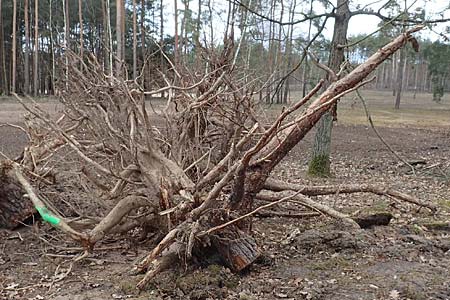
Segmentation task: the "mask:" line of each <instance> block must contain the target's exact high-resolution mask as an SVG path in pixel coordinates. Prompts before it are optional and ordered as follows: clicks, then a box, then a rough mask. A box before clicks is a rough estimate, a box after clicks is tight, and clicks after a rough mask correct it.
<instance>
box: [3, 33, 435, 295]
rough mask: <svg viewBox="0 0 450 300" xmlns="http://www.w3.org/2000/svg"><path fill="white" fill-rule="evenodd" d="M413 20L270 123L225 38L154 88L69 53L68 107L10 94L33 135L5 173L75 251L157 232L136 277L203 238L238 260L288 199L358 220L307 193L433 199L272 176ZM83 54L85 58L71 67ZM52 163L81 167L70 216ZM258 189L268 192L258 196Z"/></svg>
mask: <svg viewBox="0 0 450 300" xmlns="http://www.w3.org/2000/svg"><path fill="white" fill-rule="evenodd" d="M419 29H420V27H417V28H414V29H412V30H409V31H408V32H406V33H404V34H402V35H400V36H398V37H397V38H395V39H394V40H393V41H392V42H390V43H389V44H387V45H386V46H384V47H383V48H381V49H380V50H379V51H378V52H376V53H375V54H374V55H373V56H371V57H370V58H369V59H368V60H367V61H366V62H364V63H363V64H361V65H359V66H358V67H356V68H355V69H354V70H353V71H351V72H350V73H348V74H347V75H345V76H343V77H342V78H340V79H337V80H336V81H335V82H333V83H331V84H330V85H328V88H326V89H325V90H324V91H323V92H322V93H321V94H320V95H317V94H318V93H319V91H320V90H321V88H322V85H323V83H324V81H320V82H319V83H318V84H317V86H316V87H314V88H313V89H312V90H311V91H310V92H309V94H308V95H306V96H305V97H304V98H303V99H300V100H299V101H297V102H295V103H293V104H292V106H291V107H288V108H286V109H285V110H283V111H282V112H281V113H280V115H278V116H277V117H276V119H275V120H274V121H273V122H272V123H271V124H270V125H269V126H264V125H263V123H262V122H261V121H260V120H259V117H258V115H257V113H256V111H257V109H258V103H256V101H255V99H254V97H253V96H254V94H255V91H254V89H253V88H252V87H251V85H249V84H248V83H247V80H246V78H245V76H241V77H239V76H237V75H236V73H237V71H236V68H235V65H234V46H233V43H232V42H231V41H229V40H228V41H226V43H225V47H224V49H223V50H222V52H221V53H219V54H217V53H214V52H212V51H211V52H207V51H206V50H205V51H206V54H205V57H206V63H207V68H206V70H208V72H206V73H205V74H203V75H202V76H199V75H194V74H189V76H183V74H184V73H183V72H185V73H186V72H188V71H187V70H184V71H183V72H182V71H179V70H177V69H176V68H175V66H173V69H172V73H171V78H166V81H167V82H166V83H167V86H165V87H162V88H160V89H156V90H153V91H143V90H142V89H141V88H140V87H139V85H138V84H137V83H136V82H135V81H127V80H124V79H122V78H116V77H113V76H109V75H106V74H104V72H103V71H102V67H101V66H100V64H99V63H98V62H97V61H96V60H95V58H94V57H87V58H85V59H80V58H79V57H77V56H76V55H75V54H73V53H72V54H70V58H71V60H72V61H73V63H71V64H69V70H67V72H66V74H67V76H68V78H66V80H65V81H64V82H62V83H61V92H60V95H59V98H60V100H61V103H62V104H63V108H64V111H63V113H62V115H61V116H60V117H59V118H58V119H56V120H55V119H54V118H53V117H51V116H49V115H48V113H47V112H45V111H43V110H42V109H40V108H39V106H38V105H35V104H34V102H33V100H32V99H23V98H21V97H19V96H18V95H15V96H16V98H17V99H18V101H20V102H21V103H22V104H23V105H24V107H25V108H26V110H27V111H28V113H29V117H28V119H27V128H28V134H29V136H30V143H29V146H28V147H27V148H26V149H25V151H24V153H23V155H22V157H21V158H19V159H17V160H15V161H12V160H7V161H5V162H3V163H2V165H1V174H2V178H3V180H9V181H13V182H14V186H15V188H16V189H17V190H21V193H23V192H24V193H26V194H27V197H28V198H29V199H30V200H31V201H32V203H33V205H34V207H35V208H36V210H37V211H38V212H39V214H40V215H41V216H42V218H43V219H44V220H45V221H47V222H48V223H50V224H52V225H53V226H54V227H55V228H57V229H59V230H61V231H63V232H65V233H66V234H67V235H68V236H69V237H71V238H72V239H74V240H76V241H78V242H79V243H80V244H81V245H82V246H83V247H84V249H85V253H84V254H83V255H82V256H81V257H79V259H82V258H83V257H85V256H87V255H89V253H90V252H92V251H94V250H95V245H96V244H97V243H98V242H99V241H101V240H102V239H103V238H104V237H105V236H107V235H109V234H123V233H126V232H129V231H131V230H140V231H142V232H143V233H144V234H145V233H148V232H152V231H155V232H156V231H158V232H162V233H163V235H162V237H161V238H160V239H159V242H158V244H157V245H156V246H155V247H154V248H153V249H152V250H151V251H150V252H149V254H148V255H147V256H146V257H145V258H143V259H142V261H140V262H139V263H138V264H137V265H135V266H133V272H135V273H145V276H144V277H143V278H142V280H141V281H140V282H139V284H138V287H139V288H140V289H143V288H145V286H146V285H147V284H148V283H149V281H150V280H151V279H152V278H153V277H154V276H155V275H156V274H158V272H161V271H162V270H164V269H166V268H168V267H169V266H171V265H172V264H173V263H174V262H175V261H177V260H184V261H186V262H187V261H190V260H191V259H192V258H193V257H194V256H196V257H199V256H202V255H203V253H205V252H206V249H208V252H211V251H212V252H214V253H216V254H217V255H219V256H220V257H221V259H222V261H223V262H224V263H225V264H227V265H228V266H229V267H230V268H231V269H232V270H233V271H240V270H242V269H244V268H246V267H247V266H249V265H250V264H252V263H253V262H254V261H255V260H256V259H257V258H258V256H259V255H260V250H259V248H258V246H257V244H256V242H255V239H254V238H253V237H252V230H251V218H252V216H254V215H255V214H257V213H259V212H260V211H261V210H262V209H266V208H269V207H271V206H274V205H277V204H279V203H282V202H285V201H290V200H292V199H296V200H297V202H299V203H301V204H302V205H304V206H306V207H309V208H313V209H314V210H315V211H319V212H321V213H323V214H326V215H328V216H330V217H333V218H337V219H340V220H342V221H343V222H344V223H346V224H347V225H348V227H349V229H350V228H359V227H360V225H359V224H362V223H359V222H357V221H355V220H354V219H352V218H351V217H349V216H348V215H346V214H343V213H341V212H339V211H336V210H335V209H333V208H331V207H329V206H326V205H324V204H320V203H318V202H316V201H314V200H313V199H312V198H311V197H312V196H317V195H325V194H337V193H373V194H376V195H385V196H389V197H393V198H396V199H398V200H400V201H407V202H409V203H414V204H415V205H418V206H421V207H426V208H428V209H430V210H432V211H434V210H436V207H435V206H434V205H433V204H431V203H424V202H422V201H420V200H419V199H416V198H415V197H414V196H411V195H407V194H404V193H400V192H398V191H395V190H392V189H390V188H388V187H381V186H373V185H366V184H364V185H356V184H351V185H346V186H317V187H314V186H299V185H293V184H288V183H284V182H279V181H277V180H275V179H272V178H270V175H271V173H272V171H273V169H274V168H275V167H276V166H277V165H278V164H279V163H280V162H281V161H282V159H283V158H285V157H286V155H287V154H288V153H289V151H290V150H291V149H292V148H293V147H294V146H296V145H297V144H298V143H299V142H300V141H301V140H302V139H303V138H304V137H305V135H306V134H307V133H308V132H309V131H310V130H311V128H312V127H313V126H314V125H315V124H316V123H317V122H318V120H319V119H320V117H321V116H322V115H323V114H324V113H325V112H326V111H328V110H329V109H330V107H331V106H332V105H334V104H335V103H336V102H338V101H339V99H340V98H341V97H342V96H344V95H346V94H347V93H350V92H352V91H354V90H356V89H357V88H359V87H361V86H363V85H364V84H365V83H367V82H369V81H370V79H369V80H367V79H366V78H367V77H368V76H369V75H370V74H371V73H372V71H374V70H375V68H376V67H377V66H378V65H380V64H381V63H382V62H383V61H384V60H386V59H387V58H388V57H390V56H391V55H392V54H393V53H395V51H397V50H398V49H400V48H401V47H403V46H404V45H405V44H406V43H407V42H408V41H409V40H411V39H413V37H412V36H411V35H412V33H414V32H416V31H418V30H419ZM80 63H82V64H83V66H82V68H78V67H77V66H79V65H80ZM81 70H83V71H81ZM330 77H336V78H337V76H336V75H334V76H330ZM161 92H166V93H168V100H167V103H166V105H165V106H164V107H162V108H154V107H149V105H148V104H146V101H145V97H146V96H151V95H156V94H160V93H161ZM314 97H315V98H314ZM313 98H314V99H313ZM307 103H309V104H308V105H307ZM304 106H307V107H306V108H305V109H304V110H303V111H302V112H298V111H299V109H300V108H302V107H304ZM149 109H150V110H153V111H149ZM75 173H76V175H74V174H75ZM50 174H51V175H52V176H53V177H55V178H56V179H55V180H56V182H58V180H60V182H59V184H64V180H70V179H73V177H76V178H78V179H79V180H78V181H77V184H75V185H74V186H75V188H76V195H77V196H78V197H79V199H78V200H77V199H70V201H81V202H83V203H82V205H78V207H82V208H84V210H81V211H80V209H77V210H75V209H73V211H75V213H74V215H73V217H74V218H69V217H67V216H63V214H62V213H58V212H57V211H56V209H53V208H52V205H50V203H49V201H44V199H42V195H43V194H45V189H52V186H55V185H56V184H52V181H50V180H48V176H49V175H50ZM62 174H66V175H64V176H63V175H62ZM67 174H69V175H67ZM70 174H72V176H71V175H70ZM2 189H3V190H2ZM54 194H55V193H54ZM56 194H57V193H56ZM0 195H2V198H0V201H1V202H2V203H1V205H4V206H8V205H5V204H6V203H8V201H10V202H11V201H12V202H17V201H24V200H21V199H19V198H20V197H18V196H17V192H16V193H13V195H15V196H10V195H11V193H9V194H8V191H6V193H5V188H4V187H3V186H2V187H0ZM3 195H6V196H3ZM78 197H77V198H78ZM7 198H8V199H7ZM255 199H264V200H266V201H267V202H268V204H265V205H263V206H260V207H254V206H255V205H254V204H255ZM57 200H58V197H55V198H54V199H53V202H54V201H57ZM70 201H69V202H70ZM66 202H67V201H66ZM68 205H69V206H70V203H69V204H68ZM9 206H11V205H9ZM27 207H29V205H28V206H27ZM8 213H10V214H11V215H13V214H15V211H14V210H12V209H11V210H8V211H7V210H5V211H4V212H3V215H5V214H8ZM27 214H29V211H28V212H27ZM5 219H6V217H5ZM7 219H13V218H7ZM383 222H384V220H383ZM387 222H389V219H388V220H387ZM350 230H351V229H350Z"/></svg>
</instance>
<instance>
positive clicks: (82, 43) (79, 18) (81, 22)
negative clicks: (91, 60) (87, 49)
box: [78, 0, 84, 67]
mask: <svg viewBox="0 0 450 300" xmlns="http://www.w3.org/2000/svg"><path fill="white" fill-rule="evenodd" d="M78 20H79V22H80V57H81V59H83V56H84V55H83V51H84V36H83V29H84V28H83V1H82V0H78ZM81 67H83V65H81Z"/></svg>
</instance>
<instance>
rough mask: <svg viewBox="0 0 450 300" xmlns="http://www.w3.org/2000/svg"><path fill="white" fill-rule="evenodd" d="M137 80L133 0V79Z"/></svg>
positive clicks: (135, 28) (135, 25)
mask: <svg viewBox="0 0 450 300" xmlns="http://www.w3.org/2000/svg"><path fill="white" fill-rule="evenodd" d="M136 78H137V24H136V0H133V79H136Z"/></svg>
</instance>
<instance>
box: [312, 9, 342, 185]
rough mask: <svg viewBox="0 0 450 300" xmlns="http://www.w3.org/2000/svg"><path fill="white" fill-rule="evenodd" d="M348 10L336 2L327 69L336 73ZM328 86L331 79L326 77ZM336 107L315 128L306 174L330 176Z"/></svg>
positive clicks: (338, 67) (339, 63)
mask: <svg viewBox="0 0 450 300" xmlns="http://www.w3.org/2000/svg"><path fill="white" fill-rule="evenodd" d="M350 17H351V16H350V10H349V7H348V1H347V0H338V1H337V9H336V16H335V18H334V19H335V23H334V32H333V39H332V41H331V52H330V59H329V61H328V67H330V69H331V70H332V71H333V72H335V73H338V72H339V69H340V66H341V64H342V63H343V62H344V59H345V56H344V48H342V47H339V45H345V44H346V43H347V30H348V22H349V20H350ZM327 78H328V84H331V82H329V81H330V80H331V78H330V77H329V76H328V77H327ZM335 110H336V106H335V105H334V106H333V107H332V108H331V110H330V111H328V112H327V113H326V114H325V115H323V116H322V118H321V121H320V122H319V124H318V126H317V132H316V135H315V139H314V147H313V154H312V159H311V161H310V163H309V168H308V173H309V174H312V175H315V176H330V174H331V168H330V152H331V132H332V128H333V119H334V117H335V113H336V112H335Z"/></svg>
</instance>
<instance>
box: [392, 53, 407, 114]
mask: <svg viewBox="0 0 450 300" xmlns="http://www.w3.org/2000/svg"><path fill="white" fill-rule="evenodd" d="M399 53H400V60H399V63H398V66H397V79H396V85H397V88H396V94H395V106H394V108H395V109H400V101H401V97H402V88H403V73H404V70H405V68H404V66H405V62H406V59H405V56H406V49H400V51H399Z"/></svg>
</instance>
